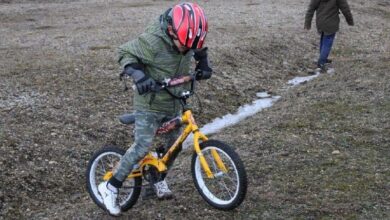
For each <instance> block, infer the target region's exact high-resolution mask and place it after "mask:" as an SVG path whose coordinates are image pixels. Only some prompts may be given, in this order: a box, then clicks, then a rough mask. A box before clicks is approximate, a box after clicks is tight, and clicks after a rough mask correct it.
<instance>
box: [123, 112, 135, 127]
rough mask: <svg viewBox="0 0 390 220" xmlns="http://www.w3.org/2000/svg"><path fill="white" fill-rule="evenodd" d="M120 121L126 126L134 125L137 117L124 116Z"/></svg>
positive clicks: (132, 115) (131, 115)
mask: <svg viewBox="0 0 390 220" xmlns="http://www.w3.org/2000/svg"><path fill="white" fill-rule="evenodd" d="M119 121H120V122H121V123H122V124H125V125H130V124H134V122H135V115H134V114H123V115H121V116H119Z"/></svg>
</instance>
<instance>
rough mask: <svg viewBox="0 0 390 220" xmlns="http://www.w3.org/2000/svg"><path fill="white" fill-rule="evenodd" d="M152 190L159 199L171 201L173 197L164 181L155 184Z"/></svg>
mask: <svg viewBox="0 0 390 220" xmlns="http://www.w3.org/2000/svg"><path fill="white" fill-rule="evenodd" d="M154 190H155V192H156V195H157V197H158V198H159V199H171V198H172V197H173V193H172V191H171V190H170V189H169V188H168V184H167V182H166V181H165V180H163V181H160V182H157V183H155V184H154Z"/></svg>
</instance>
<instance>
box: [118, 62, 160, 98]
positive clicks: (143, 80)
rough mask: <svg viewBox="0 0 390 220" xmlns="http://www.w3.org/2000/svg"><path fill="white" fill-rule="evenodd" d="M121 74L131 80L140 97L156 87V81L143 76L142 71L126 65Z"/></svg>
mask: <svg viewBox="0 0 390 220" xmlns="http://www.w3.org/2000/svg"><path fill="white" fill-rule="evenodd" d="M123 72H124V73H125V74H127V75H129V76H131V78H133V81H134V84H135V86H136V87H137V90H138V93H139V94H140V95H142V94H145V93H147V92H150V91H152V90H154V89H155V87H156V81H154V79H152V78H150V77H149V76H147V75H145V73H144V72H143V71H142V69H134V68H133V66H132V65H127V66H126V67H125V70H124V71H123Z"/></svg>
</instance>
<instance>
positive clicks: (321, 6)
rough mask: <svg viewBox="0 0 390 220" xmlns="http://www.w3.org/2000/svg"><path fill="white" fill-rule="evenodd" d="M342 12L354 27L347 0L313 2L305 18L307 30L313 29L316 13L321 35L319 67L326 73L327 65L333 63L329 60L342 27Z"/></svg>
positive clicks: (315, 0) (312, 0)
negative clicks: (337, 34)
mask: <svg viewBox="0 0 390 220" xmlns="http://www.w3.org/2000/svg"><path fill="white" fill-rule="evenodd" d="M340 11H341V12H342V13H343V15H344V17H345V19H346V21H347V23H348V25H350V26H353V25H354V21H353V17H352V13H351V10H350V8H349V5H348V2H347V0H311V1H310V4H309V8H308V9H307V12H306V17H305V29H306V30H310V29H311V23H312V19H313V16H314V13H316V25H317V30H318V33H319V34H320V35H321V40H320V56H319V58H318V62H317V67H318V68H320V69H321V71H322V72H324V71H325V64H326V63H331V60H329V59H328V56H329V53H330V51H331V50H332V45H333V41H334V38H335V36H336V32H337V31H338V30H339V26H340V18H339V14H340Z"/></svg>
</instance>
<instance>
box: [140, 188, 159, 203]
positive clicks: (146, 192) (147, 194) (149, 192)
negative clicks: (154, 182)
mask: <svg viewBox="0 0 390 220" xmlns="http://www.w3.org/2000/svg"><path fill="white" fill-rule="evenodd" d="M141 196H142V200H148V199H154V198H156V193H155V192H154V189H153V188H152V187H151V186H146V187H143V189H142V194H141Z"/></svg>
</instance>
